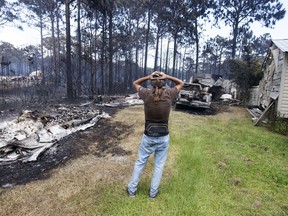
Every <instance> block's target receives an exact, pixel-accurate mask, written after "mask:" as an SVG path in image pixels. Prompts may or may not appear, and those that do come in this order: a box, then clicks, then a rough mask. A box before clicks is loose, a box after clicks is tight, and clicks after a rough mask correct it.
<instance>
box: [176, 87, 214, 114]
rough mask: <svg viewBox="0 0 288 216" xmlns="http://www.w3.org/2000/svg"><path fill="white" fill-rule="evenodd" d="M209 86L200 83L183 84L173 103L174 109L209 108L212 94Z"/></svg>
mask: <svg viewBox="0 0 288 216" xmlns="http://www.w3.org/2000/svg"><path fill="white" fill-rule="evenodd" d="M209 88H210V87H209V86H208V85H205V84H202V83H199V82H197V83H194V82H193V83H184V86H183V87H182V88H181V90H180V91H179V94H178V96H177V98H176V101H175V108H176V109H177V108H179V107H180V106H188V107H194V108H195V107H196V108H206V109H207V108H210V105H211V101H212V94H211V93H209V92H208V90H209Z"/></svg>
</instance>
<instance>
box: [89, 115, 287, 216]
mask: <svg viewBox="0 0 288 216" xmlns="http://www.w3.org/2000/svg"><path fill="white" fill-rule="evenodd" d="M241 112H243V110H242V111H241ZM230 115H231V116H232V117H229V118H226V117H221V116H220V117H219V116H218V115H217V116H195V115H189V114H187V113H182V112H176V111H174V112H173V113H172V115H171V120H170V131H171V145H170V149H169V155H168V160H167V164H166V167H165V170H164V176H163V178H162V182H161V188H160V190H161V192H160V195H159V196H158V197H157V198H156V199H154V200H151V199H149V198H148V197H147V190H148V188H149V184H150V179H151V175H152V169H153V163H152V162H153V161H152V160H149V163H148V164H147V167H146V168H145V170H146V172H144V174H143V177H142V179H141V182H140V186H139V190H138V193H137V197H136V198H134V199H131V198H128V197H127V196H126V193H125V191H124V189H125V186H126V185H123V183H122V182H121V183H119V182H114V183H113V184H111V185H108V186H107V187H103V193H102V194H101V199H99V200H100V201H99V202H98V203H97V205H95V206H93V207H91V209H88V210H87V212H88V215H173V216H174V215H192V216H193V215H195V216H200V215H203V216H209V215H228V216H230V215H233V216H235V215H259V216H265V215H267V216H268V215H269V216H270V215H275V216H281V215H283V216H284V215H288V137H287V136H282V135H278V134H275V133H272V132H269V131H267V130H266V129H265V128H261V127H255V126H253V123H252V122H251V119H250V118H249V117H247V116H245V115H243V116H244V117H237V116H235V118H234V117H233V113H232V114H230ZM130 174H131V173H129V174H128V175H130ZM87 212H86V213H87Z"/></svg>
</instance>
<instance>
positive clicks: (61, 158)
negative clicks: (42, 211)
mask: <svg viewBox="0 0 288 216" xmlns="http://www.w3.org/2000/svg"><path fill="white" fill-rule="evenodd" d="M107 111H108V113H109V114H110V115H111V114H112V115H113V114H114V113H115V112H116V111H115V110H105V112H107ZM112 117H113V116H112ZM131 132H132V130H131V129H130V127H129V126H127V125H123V124H122V123H120V122H112V121H111V120H110V119H101V120H99V121H98V123H97V124H96V125H94V127H92V128H89V129H87V130H85V131H80V132H77V133H75V134H72V135H70V136H67V137H65V138H64V139H62V140H60V141H59V142H57V143H56V144H55V145H54V146H53V147H52V148H50V149H48V150H47V151H45V152H44V153H43V154H42V155H40V156H39V157H38V160H37V161H35V162H28V163H22V162H13V163H10V164H5V165H0V187H3V188H8V187H13V186H15V185H19V184H25V183H28V182H30V181H33V180H40V179H45V178H48V177H49V175H50V172H49V171H51V170H52V169H55V168H57V167H59V166H63V165H65V163H66V162H68V161H70V160H72V159H75V158H78V157H81V156H83V155H88V154H93V155H95V156H98V157H103V156H105V155H107V154H111V155H112V156H114V155H122V156H123V155H128V154H131V152H129V151H126V150H124V149H123V148H121V147H120V146H119V142H120V140H121V138H122V137H124V136H126V135H128V134H129V133H131Z"/></svg>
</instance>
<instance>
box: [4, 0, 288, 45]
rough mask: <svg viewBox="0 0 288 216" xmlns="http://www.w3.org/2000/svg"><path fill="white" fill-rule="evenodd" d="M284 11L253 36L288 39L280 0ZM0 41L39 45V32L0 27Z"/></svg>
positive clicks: (210, 30) (210, 31) (225, 32)
mask: <svg viewBox="0 0 288 216" xmlns="http://www.w3.org/2000/svg"><path fill="white" fill-rule="evenodd" d="M281 2H282V3H283V6H284V8H285V9H286V14H285V17H284V18H283V19H282V20H280V21H278V22H277V23H276V25H275V26H274V28H273V29H271V28H266V27H263V26H261V24H260V23H259V22H257V23H256V22H255V23H253V24H252V26H251V29H252V30H253V32H254V35H256V36H260V35H263V34H265V33H270V34H271V37H272V39H288V27H287V26H288V1H287V0H281ZM230 31H231V28H230V27H227V26H224V25H223V26H222V27H221V29H217V28H215V27H206V31H205V33H204V38H205V39H209V38H210V37H215V36H217V35H220V36H223V37H229V33H230ZM0 41H5V42H9V43H11V44H13V45H14V46H16V47H20V46H25V45H30V44H40V31H39V30H38V29H36V28H29V27H25V28H24V30H23V31H21V30H19V29H17V28H16V27H13V26H5V27H0Z"/></svg>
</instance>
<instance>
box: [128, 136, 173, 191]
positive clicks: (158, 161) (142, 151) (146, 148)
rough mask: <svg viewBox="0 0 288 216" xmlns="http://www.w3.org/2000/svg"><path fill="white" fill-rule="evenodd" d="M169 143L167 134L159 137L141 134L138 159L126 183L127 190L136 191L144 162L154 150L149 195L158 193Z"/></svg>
mask: <svg viewBox="0 0 288 216" xmlns="http://www.w3.org/2000/svg"><path fill="white" fill-rule="evenodd" d="M169 143H170V136H169V134H168V135H166V136H161V137H151V136H147V135H145V134H143V137H142V140H141V143H140V146H139V151H138V159H137V160H136V162H135V166H134V170H133V174H132V178H131V181H130V182H129V184H128V190H129V192H131V193H136V191H137V187H138V183H139V181H140V178H141V175H142V171H143V168H144V167H145V164H146V162H147V160H148V158H149V156H150V155H151V154H152V153H153V152H155V155H154V175H153V178H152V181H151V185H150V196H155V195H156V194H157V193H158V188H159V185H160V180H161V177H162V173H163V169H164V165H165V162H166V158H167V153H168V147H169Z"/></svg>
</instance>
